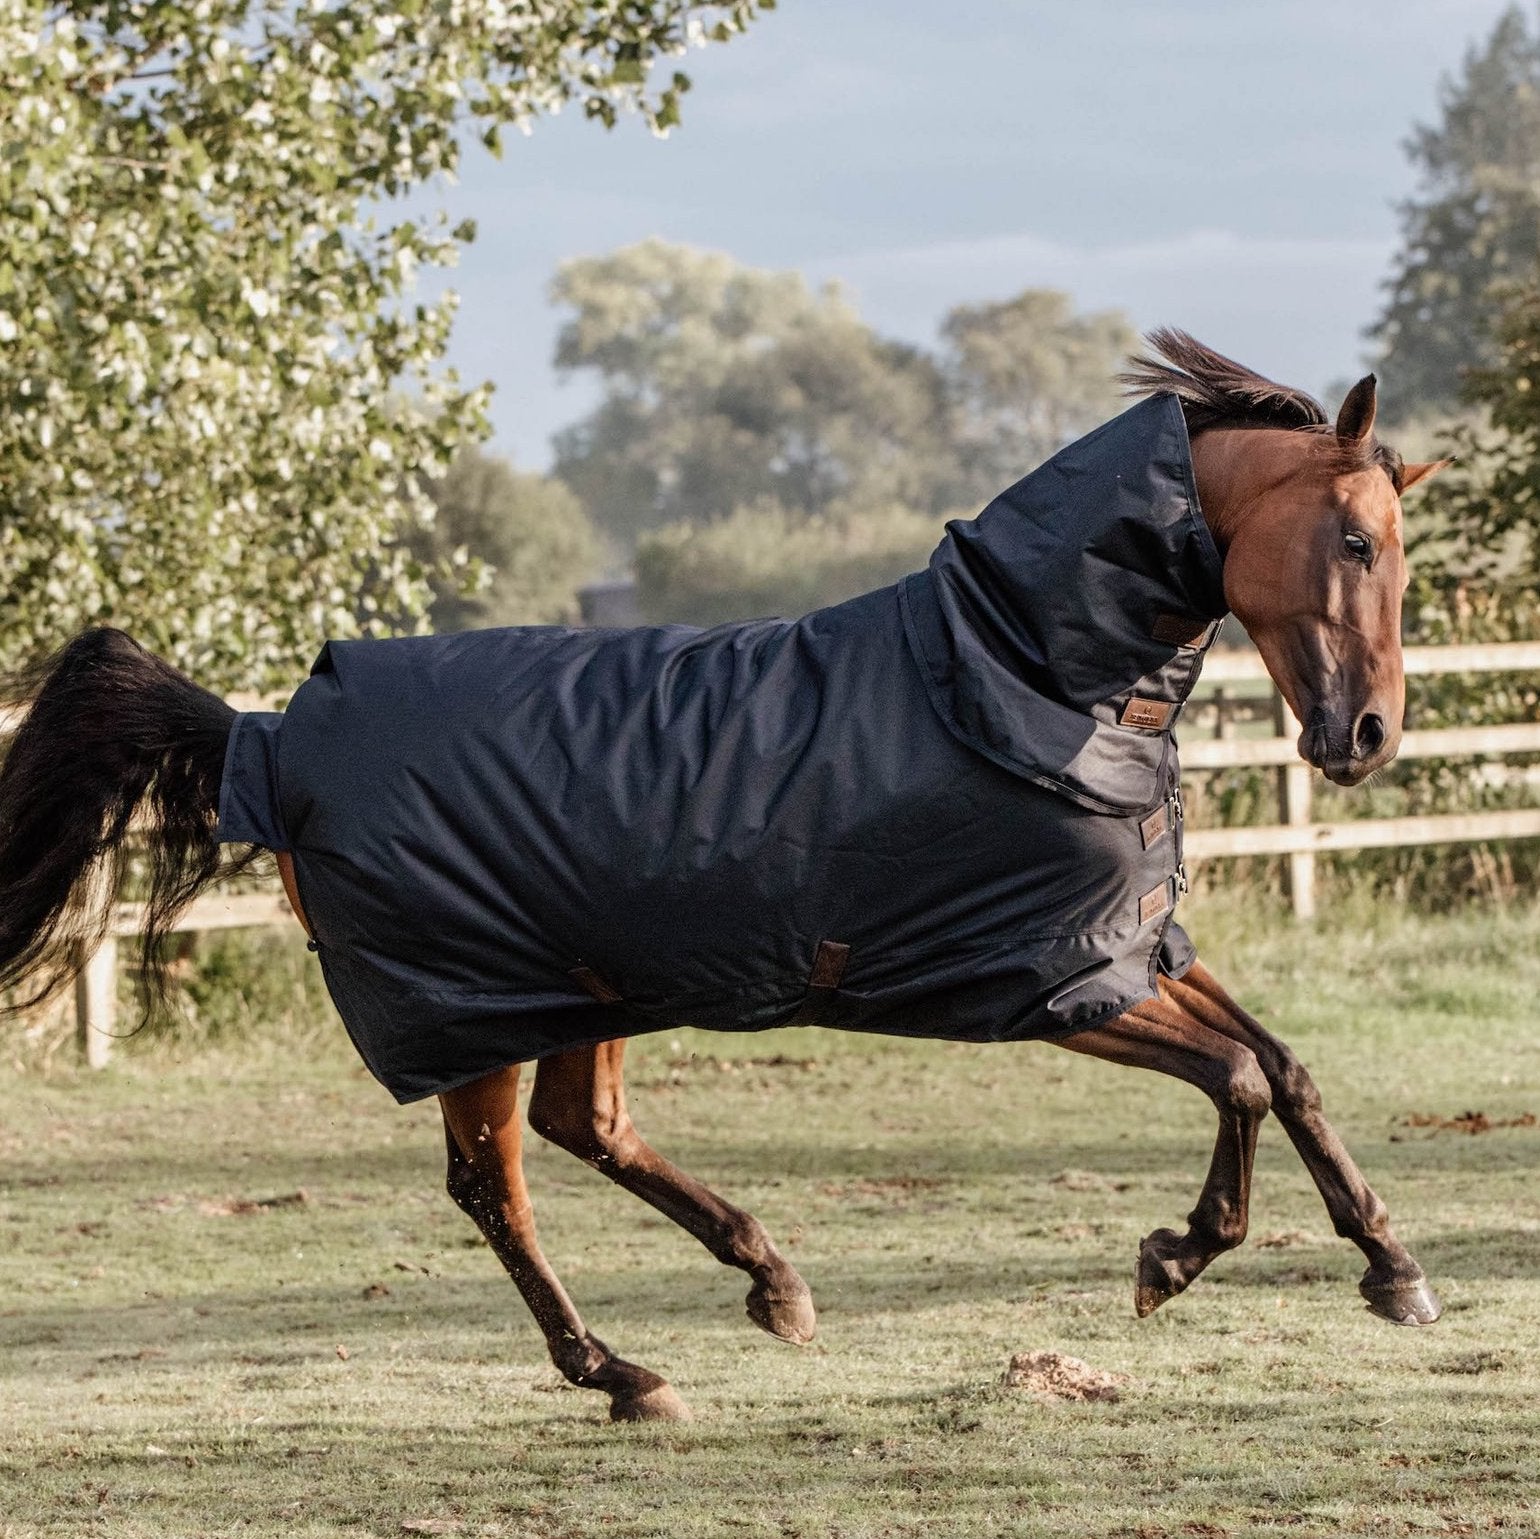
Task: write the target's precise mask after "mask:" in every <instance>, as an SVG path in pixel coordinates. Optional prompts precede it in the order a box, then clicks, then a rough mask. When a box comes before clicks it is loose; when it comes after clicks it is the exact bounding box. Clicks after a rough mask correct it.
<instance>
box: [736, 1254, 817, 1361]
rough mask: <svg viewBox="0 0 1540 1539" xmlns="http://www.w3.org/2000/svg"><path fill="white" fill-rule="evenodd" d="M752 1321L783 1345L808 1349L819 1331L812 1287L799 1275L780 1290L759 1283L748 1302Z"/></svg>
mask: <svg viewBox="0 0 1540 1539" xmlns="http://www.w3.org/2000/svg"><path fill="white" fill-rule="evenodd" d="M744 1308H745V1310H746V1311H747V1312H748V1317H749V1319H751V1320H752V1321H753V1322H754V1323H755V1325H757V1326H758V1327H759V1328H760V1330H762V1331H769V1332H770V1334H771V1335H772V1336H775V1337H778V1338H779V1339H780V1340H781V1341H790V1342H793V1343H794V1344H795V1345H797V1346H799V1347H801V1346H806V1345H807V1343H808V1342H810V1341H811V1340H812V1339H813V1337H814V1335H815V1334H816V1333H817V1331H818V1314H817V1311H816V1310H815V1309H814V1308H813V1295H812V1292H811V1291H810V1290H809V1288H808V1285H807V1284H806V1283H805V1282H803V1281H802V1279H801V1278H800V1277H798V1276H797V1274H796V1273H795V1272H793V1273H792V1274H791V1276H790V1277H789V1278H783V1279H781V1281H780V1284H779V1285H778V1286H776V1287H771V1286H770V1285H769V1284H767V1283H762V1282H759V1283H755V1284H754V1286H753V1287H752V1288H751V1289H750V1290H749V1296H748V1298H747V1299H746V1300H745V1301H744Z"/></svg>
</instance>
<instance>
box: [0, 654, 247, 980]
mask: <svg viewBox="0 0 1540 1539" xmlns="http://www.w3.org/2000/svg"><path fill="white" fill-rule="evenodd" d="M0 704H4V705H8V706H11V707H16V706H25V705H30V706H31V709H30V710H29V711H28V712H27V715H26V719H25V720H24V721H23V722H22V724H21V726H20V729H19V730H18V731H17V732H16V734H15V736H14V737H13V738H12V740H11V744H10V747H9V749H8V751H7V752H6V754H5V760H4V764H3V765H0V990H5V991H7V993H8V995H9V998H8V1001H7V1003H6V1005H5V1008H6V1009H9V1010H18V1009H25V1008H27V1007H28V1006H30V1005H34V1004H37V1003H38V1002H39V1001H41V1000H44V999H46V998H48V997H49V996H50V995H52V994H54V993H55V992H57V991H58V990H59V989H61V988H62V987H64V985H65V984H67V983H68V982H69V981H70V980H71V979H72V978H74V977H75V975H76V974H77V973H78V972H79V971H80V969H81V967H82V965H83V964H84V962H85V959H86V957H87V956H88V955H89V954H90V952H91V951H92V950H94V949H95V946H96V944H97V943H98V942H99V941H100V940H101V938H102V936H103V934H104V933H105V932H106V929H107V926H108V925H109V923H110V922H111V916H112V910H111V904H110V902H109V901H107V900H108V899H110V898H112V897H115V896H116V895H117V894H119V893H120V892H121V891H122V890H123V880H124V876H125V873H126V871H127V869H128V867H129V860H130V856H131V854H133V853H134V852H135V850H138V851H140V852H142V853H141V854H140V859H139V860H135V861H134V865H133V870H134V876H135V880H136V886H137V885H138V884H139V880H140V876H141V864H142V866H143V868H144V871H143V885H144V889H145V891H144V896H145V899H146V915H145V922H144V932H143V933H144V950H143V960H144V966H143V969H142V971H141V974H140V976H141V979H142V988H143V994H144V1000H145V1005H146V1009H147V1010H148V1009H150V1008H153V1007H154V1006H155V1005H157V1004H159V1003H161V1002H163V1001H164V999H165V995H166V973H165V968H164V963H163V960H162V957H161V947H160V942H161V940H162V939H163V938H164V937H165V936H166V934H167V933H168V932H169V931H170V929H171V927H172V926H173V925H174V924H175V922H176V920H177V917H178V916H179V915H180V914H181V912H182V910H183V909H184V908H186V906H187V905H188V904H189V903H190V902H191V901H192V900H193V898H195V897H196V896H197V895H198V893H199V892H200V891H201V890H202V889H203V888H204V887H206V886H207V885H208V884H209V883H210V882H212V881H213V880H214V879H215V878H216V877H218V876H220V875H222V874H225V873H227V872H230V871H233V870H236V869H239V868H240V867H242V866H244V865H247V864H249V863H250V862H251V861H252V860H253V859H254V858H255V856H256V853H257V852H254V851H249V850H248V851H245V852H243V853H242V854H241V855H239V856H238V857H236V858H235V859H233V860H229V861H225V860H222V859H221V857H220V853H219V846H218V844H216V843H215V840H214V831H215V820H216V814H217V810H218V802H219V783H220V779H221V776H222V773H223V769H224V758H225V743H226V740H227V739H228V738H229V735H230V726H231V723H232V722H233V721H234V719H235V712H234V711H233V710H232V709H231V708H230V707H229V706H228V705H226V704H225V703H224V701H223V700H221V699H220V698H219V697H218V696H217V695H213V694H210V693H209V692H208V690H206V689H203V688H202V687H201V686H199V685H197V684H194V683H193V681H192V680H191V679H189V678H187V677H186V675H184V674H182V673H179V672H178V671H177V670H176V669H175V668H173V667H172V666H171V665H170V664H169V663H167V662H163V661H162V660H161V659H160V658H158V657H156V656H155V655H154V654H153V653H151V652H147V651H145V649H144V648H143V647H141V646H140V645H139V644H138V642H136V641H134V640H133V639H132V638H131V637H129V636H126V635H125V634H124V633H123V632H122V631H118V630H110V629H107V628H105V627H103V628H101V629H97V630H89V631H85V632H83V633H82V634H81V635H79V636H77V637H76V638H75V639H74V640H73V641H72V642H70V643H69V645H68V646H66V647H65V648H64V649H63V650H62V651H60V652H57V653H55V654H54V656H53V657H51V658H49V659H48V660H47V661H46V662H43V663H41V664H39V665H37V666H36V667H34V668H32V669H30V670H28V671H27V672H26V673H23V674H21V675H19V676H17V677H15V678H12V679H9V680H6V681H4V682H0ZM141 808H142V809H143V816H142V818H140V819H139V820H138V822H137V823H136V820H135V815H136V813H139V812H140V810H141ZM131 826H133V830H134V834H135V839H134V843H133V846H130V845H129V843H128V840H129V833H130V827H131ZM141 831H142V833H143V835H144V838H143V840H142V842H141V841H140V840H139V838H138V835H139V833H140V832H141Z"/></svg>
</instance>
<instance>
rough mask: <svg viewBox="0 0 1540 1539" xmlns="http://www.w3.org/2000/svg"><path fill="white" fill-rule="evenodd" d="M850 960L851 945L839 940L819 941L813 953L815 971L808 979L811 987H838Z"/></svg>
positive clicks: (808, 984)
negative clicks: (843, 943)
mask: <svg viewBox="0 0 1540 1539" xmlns="http://www.w3.org/2000/svg"><path fill="white" fill-rule="evenodd" d="M849 960H850V947H849V946H846V945H842V944H841V943H840V942H839V941H831V940H826V941H819V943H818V950H817V951H816V952H815V953H814V954H813V971H812V973H811V974H810V975H809V977H808V980H807V986H808V988H810V989H837V988H838V987H839V986H840V980H841V979H842V978H843V977H844V976H845V964H846V963H847V962H849Z"/></svg>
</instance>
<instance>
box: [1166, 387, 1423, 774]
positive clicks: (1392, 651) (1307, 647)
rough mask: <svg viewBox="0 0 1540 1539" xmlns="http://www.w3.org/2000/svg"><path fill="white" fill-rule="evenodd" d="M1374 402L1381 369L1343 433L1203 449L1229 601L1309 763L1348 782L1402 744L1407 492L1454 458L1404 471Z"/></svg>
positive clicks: (1241, 440)
mask: <svg viewBox="0 0 1540 1539" xmlns="http://www.w3.org/2000/svg"><path fill="white" fill-rule="evenodd" d="M1374 405H1375V386H1374V376H1373V375H1372V374H1371V375H1368V376H1367V377H1366V378H1364V379H1361V380H1360V381H1359V382H1358V383H1357V384H1356V385H1354V386H1353V388H1352V389H1351V390H1350V391H1349V392H1348V394H1347V398H1346V399H1345V400H1344V401H1343V403H1342V409H1341V411H1339V412H1338V414H1337V420H1336V424H1335V426H1334V427H1324V428H1322V427H1317V428H1315V429H1314V430H1313V431H1303V432H1302V431H1299V430H1297V429H1296V430H1292V431H1291V430H1279V429H1250V430H1247V429H1236V430H1232V431H1230V432H1224V431H1221V430H1218V429H1216V430H1214V431H1212V432H1210V433H1206V434H1204V435H1202V436H1201V437H1200V438H1199V439H1198V441H1197V443H1196V445H1195V447H1194V462H1195V465H1196V466H1198V467H1199V470H1198V476H1199V487H1200V491H1199V496H1200V498H1201V500H1202V502H1203V505H1204V510H1205V515H1206V516H1207V517H1208V518H1209V522H1210V526H1211V527H1212V528H1213V529H1214V532H1215V535H1216V536H1217V537H1218V539H1219V542H1220V548H1221V550H1222V551H1223V554H1224V559H1225V569H1224V571H1225V599H1226V601H1227V602H1228V604H1229V605H1230V608H1231V609H1232V610H1233V611H1234V612H1235V615H1236V617H1237V619H1239V620H1240V622H1241V624H1242V625H1244V626H1245V627H1246V630H1247V632H1248V633H1249V634H1250V636H1251V638H1252V640H1253V641H1255V642H1256V644H1257V649H1258V650H1259V651H1260V652H1261V654H1262V659H1263V661H1264V662H1265V663H1266V664H1267V671H1268V672H1269V673H1270V674H1272V676H1273V681H1274V682H1275V683H1276V684H1277V686H1278V688H1279V690H1280V691H1281V692H1282V693H1283V697H1284V699H1286V700H1287V701H1288V702H1289V706H1290V707H1291V709H1292V710H1293V712H1294V714H1295V716H1296V717H1298V718H1299V721H1300V723H1301V724H1302V727H1303V730H1302V731H1301V733H1300V736H1299V751H1300V755H1301V756H1302V757H1303V758H1305V759H1307V760H1308V761H1309V762H1310V763H1311V764H1313V765H1315V766H1316V768H1317V769H1319V770H1320V771H1321V772H1322V773H1323V774H1325V775H1326V777H1327V778H1328V779H1329V780H1334V781H1336V783H1337V784H1338V785H1345V786H1350V785H1357V784H1358V782H1359V781H1361V780H1363V779H1364V777H1365V776H1367V775H1369V774H1371V773H1372V772H1373V771H1374V770H1376V769H1378V768H1379V767H1380V766H1381V765H1382V764H1387V763H1389V761H1390V760H1391V759H1393V758H1394V757H1395V754H1396V750H1397V748H1399V747H1400V745H1401V719H1402V716H1403V714H1404V712H1405V707H1406V688H1405V680H1404V677H1403V674H1402V667H1401V595H1402V593H1403V592H1404V591H1405V589H1406V583H1407V573H1406V556H1405V552H1404V549H1403V545H1402V520H1401V493H1402V492H1405V491H1407V490H1409V489H1410V488H1411V487H1413V486H1415V485H1416V484H1417V483H1418V482H1419V481H1422V480H1424V479H1425V478H1426V477H1428V476H1430V475H1431V474H1433V472H1434V471H1436V470H1437V469H1439V466H1440V463H1441V462H1434V463H1431V464H1425V465H1403V464H1402V462H1401V459H1400V456H1399V455H1397V454H1396V453H1395V452H1394V451H1393V450H1390V449H1387V448H1386V447H1385V446H1384V445H1382V444H1380V443H1379V442H1378V441H1377V440H1376V439H1375V436H1374ZM1205 482H1207V483H1209V486H1208V488H1205V486H1204V483H1205Z"/></svg>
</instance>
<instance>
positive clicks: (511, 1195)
mask: <svg viewBox="0 0 1540 1539" xmlns="http://www.w3.org/2000/svg"><path fill="white" fill-rule="evenodd" d="M439 1104H440V1105H441V1106H442V1108H443V1112H444V1128H445V1137H446V1141H447V1143H448V1146H449V1178H448V1186H449V1195H450V1196H451V1197H453V1198H454V1200H455V1202H456V1203H457V1204H458V1205H459V1206H460V1207H461V1208H462V1209H464V1211H465V1212H466V1213H467V1214H469V1215H470V1217H471V1218H472V1219H474V1220H475V1222H476V1227H477V1228H478V1229H480V1230H481V1232H482V1234H484V1235H485V1236H486V1238H487V1243H488V1244H489V1245H490V1246H491V1247H492V1250H493V1253H494V1254H495V1255H496V1256H497V1259H498V1260H499V1261H501V1262H502V1263H503V1265H504V1266H505V1267H506V1268H507V1269H508V1273H509V1275H510V1276H511V1277H512V1278H513V1280H514V1283H515V1284H516V1285H517V1287H518V1290H519V1292H520V1293H522V1294H523V1295H524V1302H525V1303H526V1304H528V1305H529V1308H530V1312H531V1313H532V1314H533V1315H534V1317H535V1322H536V1324H538V1325H539V1327H540V1330H541V1333H542V1334H543V1335H544V1336H545V1340H546V1345H547V1347H548V1348H549V1349H550V1353H551V1360H552V1361H553V1362H554V1363H555V1364H556V1366H557V1367H558V1368H559V1369H560V1370H561V1372H562V1374H563V1375H564V1376H565V1377H566V1378H567V1379H568V1380H569V1381H570V1382H571V1383H573V1384H576V1385H578V1386H580V1387H581V1388H583V1389H599V1390H603V1391H604V1393H605V1394H607V1395H608V1396H609V1397H610V1416H611V1418H612V1419H613V1420H615V1421H683V1420H687V1419H688V1418H689V1414H690V1413H689V1410H688V1408H687V1407H686V1406H685V1403H684V1402H683V1401H682V1400H681V1399H680V1398H679V1396H678V1395H677V1394H675V1393H674V1390H673V1388H672V1387H671V1386H670V1385H669V1384H668V1383H667V1381H666V1380H664V1379H661V1378H659V1377H658V1375H657V1374H655V1373H651V1372H649V1371H648V1370H647V1369H646V1368H639V1367H638V1366H637V1365H636V1364H635V1363H628V1362H626V1361H625V1359H624V1358H620V1357H617V1356H616V1355H615V1354H614V1353H613V1352H612V1351H610V1349H609V1348H608V1347H607V1346H605V1344H604V1343H603V1342H602V1341H600V1340H599V1338H598V1337H597V1336H594V1335H591V1334H590V1333H589V1330H588V1327H587V1326H586V1325H584V1324H583V1321H582V1319H581V1317H580V1316H579V1315H578V1312H577V1309H576V1307H575V1306H574V1305H573V1302H572V1300H571V1299H570V1298H568V1297H567V1291H566V1289H565V1288H563V1287H562V1285H561V1283H560V1282H559V1281H558V1280H557V1277H556V1274H555V1273H554V1272H553V1271H552V1270H551V1267H550V1263H549V1262H547V1260H546V1259H545V1257H544V1256H543V1255H542V1254H541V1252H540V1245H539V1242H538V1241H537V1240H536V1238H535V1215H534V1211H533V1209H532V1208H531V1206H530V1201H529V1192H528V1189H527V1188H526V1187H525V1185H524V1163H523V1139H522V1132H521V1129H520V1126H519V1069H518V1065H517V1064H515V1065H514V1066H513V1067H512V1068H509V1069H501V1070H499V1071H498V1072H497V1073H495V1074H489V1075H487V1076H486V1077H485V1078H484V1079H479V1080H476V1081H475V1082H474V1083H473V1084H470V1085H465V1086H462V1087H461V1088H460V1089H458V1090H451V1091H448V1092H447V1093H446V1094H444V1095H441V1096H440V1097H439Z"/></svg>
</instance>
